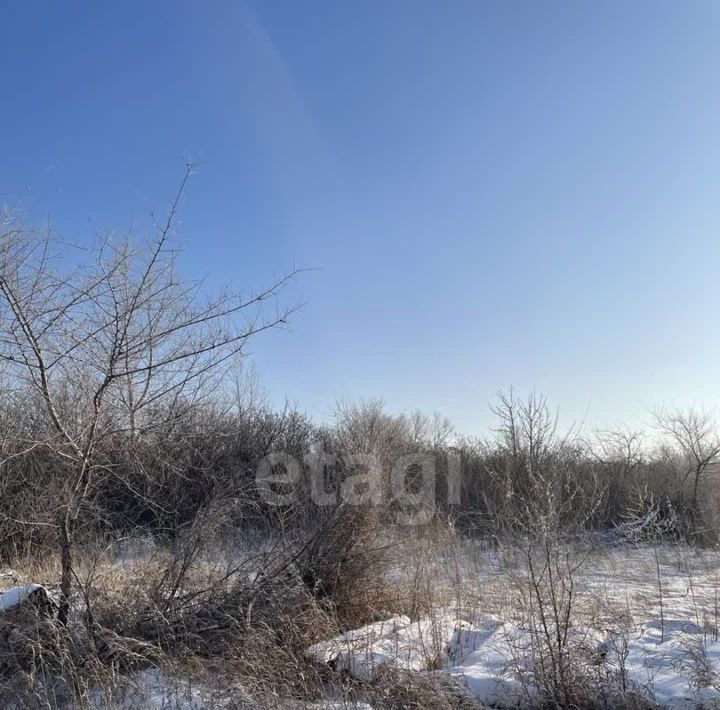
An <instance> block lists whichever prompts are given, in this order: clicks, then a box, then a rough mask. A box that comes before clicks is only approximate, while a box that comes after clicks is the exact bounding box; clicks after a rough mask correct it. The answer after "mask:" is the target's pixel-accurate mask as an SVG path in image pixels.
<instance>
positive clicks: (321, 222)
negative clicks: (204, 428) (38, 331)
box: [0, 0, 720, 433]
mask: <svg viewBox="0 0 720 710" xmlns="http://www.w3.org/2000/svg"><path fill="white" fill-rule="evenodd" d="M0 39H1V40H2V41H0V66H2V68H3V72H2V73H3V79H4V80H3V88H2V99H1V100H2V104H3V110H2V111H0V147H1V148H2V151H1V153H0V155H2V159H1V160H0V194H1V195H2V196H1V197H0V200H4V201H10V200H12V199H15V198H17V197H20V199H21V200H22V202H23V204H24V206H25V207H26V209H27V211H28V212H29V214H30V215H32V216H33V217H34V218H36V219H43V218H45V217H49V218H50V220H51V221H52V222H53V223H54V224H55V226H56V228H57V230H58V231H59V232H60V233H62V234H63V235H64V236H67V237H68V238H74V239H86V238H87V239H89V238H90V236H91V235H92V233H93V230H104V229H110V228H113V229H118V230H123V229H126V228H128V227H129V226H130V225H136V227H137V228H142V227H143V226H147V224H148V218H147V215H148V212H149V211H150V210H151V209H153V208H155V207H159V206H160V207H162V206H163V205H164V204H166V200H167V199H168V198H169V197H170V196H171V195H172V194H173V191H174V189H175V186H176V185H177V183H178V181H179V179H180V177H181V174H182V160H181V157H182V156H186V157H189V158H191V159H193V160H196V161H200V162H201V163H202V165H201V168H200V171H199V173H198V174H197V175H196V176H195V177H194V179H193V182H192V185H191V188H190V191H189V194H188V198H187V200H186V202H185V204H184V207H183V212H182V223H181V225H180V229H179V238H180V240H181V241H182V243H183V244H184V246H185V269H186V271H187V272H188V273H189V274H190V275H192V276H199V275H202V276H205V277H207V279H208V281H209V282H210V283H212V284H217V285H221V284H225V283H229V284H232V285H234V286H242V285H247V286H248V287H253V286H260V285H262V284H263V283H265V282H267V281H268V280H270V279H272V278H274V277H278V276H280V275H282V274H284V273H285V272H286V271H288V270H289V269H291V268H294V267H314V268H316V269H317V270H314V271H312V272H309V273H306V274H305V275H303V276H302V278H301V279H300V280H299V281H298V282H297V283H296V285H295V286H294V287H293V288H292V289H291V291H290V292H289V293H288V300H289V301H291V302H301V301H302V302H305V303H306V305H305V306H304V308H303V309H302V310H301V312H300V313H298V314H297V316H296V317H295V318H294V320H293V323H292V325H291V328H290V329H289V330H288V331H286V332H280V333H272V334H270V335H268V336H267V337H265V338H263V339H262V340H257V341H256V342H255V343H254V345H253V347H252V351H253V357H254V360H255V363H256V366H257V368H258V370H259V373H260V376H261V379H262V382H263V383H264V385H265V386H266V387H267V389H268V390H269V392H270V393H271V395H272V398H273V399H274V401H276V402H282V400H283V399H284V398H285V397H288V398H290V399H291V400H296V401H297V402H298V403H299V404H300V406H301V407H303V408H305V409H307V410H308V411H309V412H310V413H311V414H313V415H314V416H316V417H318V418H319V419H324V418H327V417H328V416H329V415H330V413H331V411H332V407H333V403H334V402H335V400H336V399H338V398H340V397H345V398H355V397H362V396H364V397H382V398H383V399H385V401H386V402H387V404H388V408H389V409H390V410H392V411H399V410H403V409H413V408H421V409H424V410H428V411H432V410H439V411H441V412H443V413H444V414H446V415H448V416H449V417H450V418H451V419H452V420H453V421H454V422H455V424H456V425H457V427H458V429H460V430H461V431H464V432H468V433H479V432H481V431H482V430H483V428H484V427H486V426H487V425H488V423H489V421H490V417H489V412H488V407H487V405H488V402H489V401H490V400H491V399H492V397H493V396H494V394H495V392H496V391H497V390H498V389H506V388H508V387H509V386H510V385H513V386H514V387H515V388H516V389H517V390H518V391H520V392H524V391H527V390H529V389H531V388H536V389H537V390H539V391H542V392H544V393H545V394H547V395H548V396H549V397H550V399H551V400H552V401H553V402H554V403H556V404H558V405H559V406H560V408H561V411H562V412H563V414H564V418H565V420H570V419H580V418H584V419H585V421H586V423H587V424H588V425H589V426H606V425H609V424H611V423H614V422H617V421H625V422H629V423H631V424H634V423H636V422H638V421H641V420H643V419H646V418H647V416H646V413H647V408H648V407H650V406H653V405H660V404H664V405H687V404H689V403H695V404H698V405H703V406H706V407H714V406H715V404H716V403H717V402H718V396H719V395H720V385H719V378H718V365H719V364H720V329H719V328H718V321H719V317H718V303H720V300H719V298H718V296H720V280H719V279H718V264H719V257H720V229H719V228H720V199H718V197H719V196H720V85H719V84H720V80H719V79H718V77H720V41H719V40H720V4H718V3H717V2H711V1H707V2H700V1H694V2H688V3H681V2H642V1H637V2H612V1H611V2H569V1H568V2H557V1H555V0H547V1H545V2H512V1H509V0H508V1H503V2H501V1H499V0H497V1H487V2H486V1H479V0H473V1H472V2H469V1H468V2H465V1H463V0H453V2H440V1H439V0H437V1H433V2H427V1H426V0H413V1H412V2H410V1H407V2H406V1H401V0H393V1H392V2H376V1H374V0H363V1H362V2H337V1H336V0H335V1H329V0H328V1H325V0H323V1H318V0H309V1H308V2H302V3H301V2H289V1H287V2H279V1H276V0H266V1H263V2H259V1H258V2H246V3H243V2H240V1H239V0H236V1H234V2H228V1H225V2H223V1H219V0H218V1H212V2H202V3H201V2H185V1H183V0H172V1H169V0H168V1H165V2H161V1H157V2H147V1H146V0H145V1H143V2H132V1H128V2H123V3H100V2H73V1H72V0H71V1H68V2H63V3H57V2H49V1H48V2H45V3H40V2H34V1H33V0H24V1H23V2H16V3H7V4H6V7H4V9H3V22H2V25H1V26H0Z"/></svg>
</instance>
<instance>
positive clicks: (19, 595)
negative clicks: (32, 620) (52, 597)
mask: <svg viewBox="0 0 720 710" xmlns="http://www.w3.org/2000/svg"><path fill="white" fill-rule="evenodd" d="M38 589H45V587H43V586H42V585H41V584H24V585H22V586H20V587H10V589H6V590H5V591H4V592H3V593H2V594H0V610H2V611H4V610H5V609H12V607H14V606H17V605H18V604H22V602H24V601H25V600H26V599H27V598H28V597H29V596H30V595H31V594H32V593H33V592H35V591H37V590H38ZM46 591H47V590H46Z"/></svg>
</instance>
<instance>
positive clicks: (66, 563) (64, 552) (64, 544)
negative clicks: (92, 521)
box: [58, 516, 72, 626]
mask: <svg viewBox="0 0 720 710" xmlns="http://www.w3.org/2000/svg"><path fill="white" fill-rule="evenodd" d="M71 591H72V523H71V520H70V518H69V516H68V517H66V518H65V520H63V522H62V524H61V525H60V604H59V606H58V621H59V622H60V623H61V624H62V625H63V626H67V621H68V613H69V611H70V593H71Z"/></svg>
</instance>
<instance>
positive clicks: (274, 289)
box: [0, 166, 294, 623]
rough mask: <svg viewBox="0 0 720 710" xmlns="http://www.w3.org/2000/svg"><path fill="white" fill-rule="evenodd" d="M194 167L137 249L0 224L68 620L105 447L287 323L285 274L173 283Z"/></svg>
mask: <svg viewBox="0 0 720 710" xmlns="http://www.w3.org/2000/svg"><path fill="white" fill-rule="evenodd" d="M191 174H192V170H191V167H190V166H187V168H186V172H185V176H184V178H183V180H182V183H181V185H180V187H179V189H178V192H177V194H176V196H175V199H174V200H173V202H172V204H171V205H170V208H169V212H168V214H167V217H166V218H165V219H163V220H162V221H158V220H155V219H154V218H153V222H154V225H155V234H154V236H153V237H152V238H150V239H149V240H147V241H146V242H145V243H141V244H139V245H136V244H134V243H132V242H131V241H130V239H129V238H125V239H121V240H114V239H113V238H110V237H108V238H104V239H102V240H100V241H99V243H98V244H97V245H96V246H94V247H93V248H92V249H90V250H87V251H85V253H84V254H83V256H84V257H85V258H84V259H83V260H82V263H80V264H79V265H77V266H76V265H74V262H76V261H78V259H77V258H76V257H77V253H75V252H72V253H71V252H70V251H69V250H68V249H67V248H64V245H62V244H60V243H59V242H57V241H56V240H55V239H54V237H53V235H52V234H51V233H49V232H46V233H37V232H34V231H30V230H26V229H24V228H23V226H22V225H21V224H20V223H19V222H17V221H16V220H15V218H14V216H13V214H12V213H8V214H6V215H5V216H4V218H3V219H2V222H0V359H2V360H3V361H4V362H5V363H6V364H7V366H8V367H9V368H10V369H11V374H10V377H11V378H12V380H13V382H14V383H16V384H18V385H19V386H20V391H26V387H29V388H30V389H31V390H32V391H35V392H37V393H38V395H39V396H40V398H41V400H42V402H43V405H44V411H45V414H46V417H47V424H48V426H47V433H46V434H45V435H43V436H42V437H39V438H38V440H36V441H32V442H28V445H29V446H42V447H44V448H46V449H48V450H49V451H51V452H52V454H53V456H54V457H55V459H56V461H57V470H58V472H59V473H60V474H61V475H62V476H63V477H64V485H63V495H62V499H61V500H59V501H57V503H56V505H55V507H54V509H53V511H52V512H53V515H52V524H53V525H55V526H56V527H57V532H58V539H59V543H60V559H61V579H60V588H61V601H60V609H59V618H60V620H61V621H62V622H63V623H66V622H67V615H68V609H69V603H70V594H71V591H72V584H73V582H72V580H73V542H74V538H75V532H76V526H77V521H78V517H79V515H80V513H81V510H82V507H83V504H84V502H85V501H86V500H87V498H88V495H89V493H90V491H91V490H92V488H93V486H94V485H95V483H96V481H97V478H98V477H100V476H103V475H111V474H112V470H111V468H110V467H109V465H108V463H107V461H106V459H105V457H104V456H103V453H102V452H103V447H104V446H108V445H123V446H126V445H127V444H128V442H131V441H132V440H133V439H134V438H136V437H139V436H142V435H143V433H144V432H146V431H147V430H148V428H150V427H157V426H163V424H164V423H163V422H162V421H157V418H154V417H151V416H149V413H151V412H156V411H158V405H159V404H161V403H162V405H163V411H164V412H165V413H166V416H167V418H172V417H176V416H181V415H182V412H183V409H184V408H186V407H187V406H188V404H189V403H192V402H194V401H196V400H197V398H198V397H200V396H202V394H203V393H205V392H207V391H208V388H209V386H210V385H216V384H217V377H218V375H219V374H220V373H221V372H222V369H223V368H222V366H223V365H225V364H229V363H231V361H232V359H233V358H235V357H236V356H237V355H238V354H239V353H241V351H242V348H243V346H244V345H245V344H246V342H247V341H248V339H249V338H250V337H251V336H253V335H255V334H257V333H260V332H262V331H265V330H268V329H271V328H274V327H276V326H279V325H281V324H283V323H285V322H286V319H287V318H288V316H289V314H290V310H289V309H287V308H278V306H277V305H275V309H274V310H273V311H271V312H269V309H268V305H269V304H272V303H276V299H275V297H276V296H277V295H278V293H279V292H280V290H281V289H282V288H283V286H285V285H286V284H287V283H288V281H289V280H290V279H291V278H292V277H293V275H294V274H293V273H291V274H289V275H287V276H285V277H283V278H281V279H280V280H278V281H276V282H275V283H273V284H271V285H270V286H268V287H267V288H265V289H263V290H262V291H260V292H259V293H256V294H254V295H252V296H249V297H243V295H242V294H235V293H231V292H230V291H224V292H222V293H219V294H217V295H207V294H206V293H205V292H204V291H203V289H202V286H201V284H199V283H193V282H188V281H186V280H184V279H183V278H181V276H180V274H179V273H178V270H177V266H176V250H175V249H174V248H173V245H172V233H173V229H174V222H175V219H176V215H177V211H178V207H179V204H180V201H181V198H182V196H183V193H184V191H185V188H186V185H187V182H188V180H189V178H190V176H191Z"/></svg>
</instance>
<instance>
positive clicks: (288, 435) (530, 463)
mask: <svg viewBox="0 0 720 710" xmlns="http://www.w3.org/2000/svg"><path fill="white" fill-rule="evenodd" d="M13 401H15V402H17V401H18V398H17V393H15V396H14V399H13ZM23 402H24V403H23V406H22V410H21V411H19V410H16V411H13V409H11V408H8V407H6V408H5V409H4V410H3V411H2V416H1V419H0V422H1V427H2V428H1V429H0V447H1V449H0V450H1V452H2V453H1V455H2V477H1V478H0V552H2V555H3V557H4V558H5V559H6V560H10V559H11V558H13V557H14V556H16V555H18V554H22V553H27V552H31V551H38V550H41V549H42V548H43V547H45V546H48V545H53V538H54V537H55V536H56V535H57V527H58V522H59V521H58V515H59V514H60V513H61V512H62V511H63V510H64V507H63V504H62V501H66V500H67V498H68V496H69V495H70V494H69V492H68V490H67V487H68V485H70V484H71V483H72V482H74V480H75V479H74V478H73V476H72V475H70V473H71V472H69V471H68V470H67V469H66V466H65V462H64V460H63V457H62V456H59V455H58V453H57V450H56V449H54V448H53V447H49V446H46V445H39V444H34V443H33V442H46V441H48V440H49V439H51V436H52V424H51V423H50V422H47V421H45V420H46V415H45V409H44V407H43V403H42V402H39V401H38V399H37V398H36V397H35V398H34V397H33V395H32V393H31V392H28V393H27V395H26V396H25V397H24V398H23ZM174 406H175V410H174V411H170V410H169V409H163V408H158V409H157V410H156V411H154V412H152V413H151V414H146V416H147V417H156V418H157V425H156V426H155V425H153V424H152V422H149V421H145V423H144V425H143V430H142V435H140V434H137V433H136V434H133V433H132V432H127V431H118V433H117V434H115V435H113V436H108V437H105V438H104V439H103V440H102V442H101V443H100V444H99V445H98V450H97V451H96V452H94V456H95V464H94V465H95V468H96V471H97V473H96V475H95V477H94V479H93V482H92V487H91V489H90V490H88V491H87V494H86V495H84V496H83V505H82V510H81V511H80V515H79V524H78V530H80V531H81V532H82V534H83V535H84V536H97V535H104V536H113V535H118V534H129V533H137V532H144V533H149V534H153V535H156V536H158V537H160V538H164V539H168V540H171V539H173V537H175V536H176V535H177V534H178V533H179V532H181V531H182V530H184V529H187V528H188V527H189V526H191V525H192V524H193V522H194V521H196V520H197V519H198V517H199V516H203V515H209V514H212V515H214V516H217V517H221V518H222V520H223V524H224V525H226V526H227V527H228V528H230V529H240V528H257V529H273V528H280V527H282V529H283V530H288V529H297V530H302V529H305V528H311V529H312V528H314V527H316V526H317V524H318V521H319V520H323V519H325V518H328V517H330V516H332V515H333V514H335V512H336V511H337V509H338V508H348V509H353V508H356V509H358V510H363V511H365V510H367V509H368V508H371V509H374V510H375V512H376V513H377V519H378V520H380V521H384V522H387V523H399V524H406V525H423V524H426V523H428V522H430V521H436V520H437V519H438V518H442V519H447V518H450V519H451V520H452V521H453V522H454V524H455V525H456V526H457V527H458V528H459V529H461V530H463V531H464V532H466V533H467V534H472V535H479V536H485V537H495V536H499V535H502V534H503V533H504V532H507V530H508V528H509V527H510V528H513V529H517V528H518V527H520V528H521V527H522V521H523V518H524V517H527V516H528V515H530V512H532V516H533V517H532V521H533V526H537V524H538V520H539V519H542V516H543V514H544V513H543V511H542V510H539V509H538V506H542V505H546V506H547V510H548V511H550V510H552V511H553V515H556V516H560V517H559V519H558V520H555V521H553V524H556V525H559V526H560V527H570V526H573V525H576V522H577V521H578V520H582V526H583V528H584V529H586V530H587V529H591V530H595V531H608V530H612V529H616V528H618V527H622V526H623V525H626V524H627V523H628V522H629V521H639V520H642V519H643V517H646V516H653V520H654V522H655V523H657V521H658V520H660V519H667V520H669V519H670V518H672V526H668V532H669V533H671V534H677V535H683V536H684V537H689V538H695V539H696V540H697V541H702V542H707V541H712V540H714V539H715V537H716V534H717V523H718V520H717V513H716V512H715V511H716V493H715V487H714V483H715V480H716V479H715V476H714V463H715V459H716V456H717V454H718V450H719V448H718V437H717V432H716V430H715V428H714V426H713V422H712V420H711V418H710V417H709V416H708V415H704V414H700V413H698V412H695V411H688V412H675V413H659V414H658V415H657V422H656V424H657V426H656V427H655V428H654V429H653V431H652V432H649V433H648V434H647V435H645V436H644V435H643V434H642V433H640V432H634V431H629V430H626V429H618V430H616V431H606V432H600V433H597V434H595V435H593V436H587V435H583V434H581V433H580V432H576V431H571V432H569V433H568V432H560V431H559V430H558V427H557V420H556V417H555V415H554V413H553V411H552V410H551V408H550V407H549V406H548V403H547V401H546V400H545V399H544V398H543V397H539V396H536V395H531V396H530V397H528V398H526V399H523V400H519V399H517V398H516V397H514V396H512V395H508V396H504V395H502V396H500V397H499V399H498V402H497V403H496V405H494V407H493V411H494V413H495V415H496V419H497V425H496V427H495V428H494V429H493V431H492V432H491V433H490V435H488V436H487V437H478V438H469V437H459V436H457V435H456V434H455V432H454V431H453V428H452V426H451V424H450V422H449V421H448V420H446V419H444V418H442V417H440V416H438V415H434V416H426V415H423V414H420V413H413V414H404V415H391V414H388V413H387V412H386V411H385V410H384V408H383V406H382V403H381V402H378V401H364V402H359V403H353V404H343V405H340V406H338V408H337V410H336V414H335V417H334V420H333V423H332V424H329V425H317V424H315V423H313V421H312V420H311V419H310V418H309V417H308V416H307V415H305V414H303V413H302V412H301V411H299V410H298V409H297V408H293V407H286V408H284V409H283V410H281V411H273V410H272V409H271V408H270V407H269V406H268V405H267V404H265V403H264V402H261V403H253V402H250V403H247V402H244V401H243V400H242V398H238V397H237V396H236V394H235V393H234V391H233V388H229V389H220V390H219V394H217V395H216V396H215V397H214V398H213V399H212V400H211V401H207V400H206V401H203V402H198V403H191V402H184V403H182V406H180V405H179V404H178V403H177V402H176V403H174ZM118 429H121V427H118ZM398 476H402V480H401V481H398ZM558 501H561V502H563V505H558ZM529 507H532V511H530V510H529ZM563 511H565V512H563ZM547 514H548V515H550V513H549V512H548V513H547ZM549 522H550V521H548V523H549ZM53 549H54V547H53Z"/></svg>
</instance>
